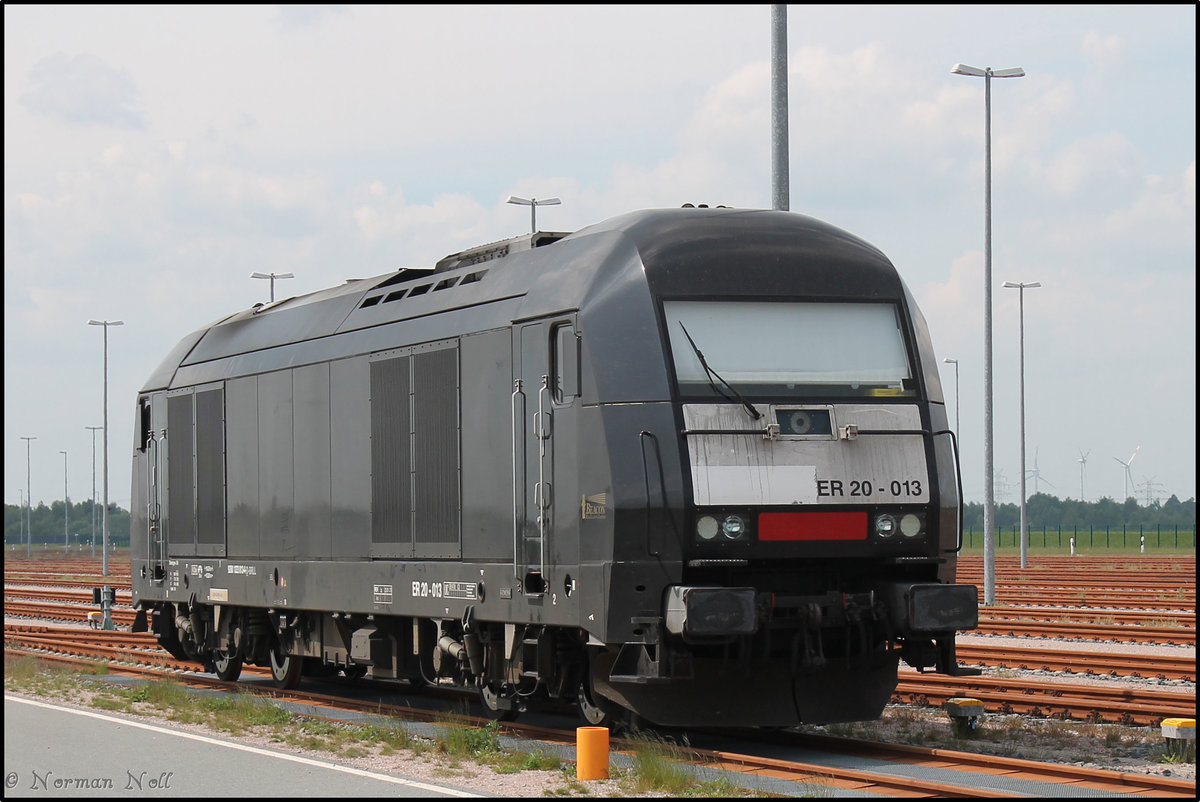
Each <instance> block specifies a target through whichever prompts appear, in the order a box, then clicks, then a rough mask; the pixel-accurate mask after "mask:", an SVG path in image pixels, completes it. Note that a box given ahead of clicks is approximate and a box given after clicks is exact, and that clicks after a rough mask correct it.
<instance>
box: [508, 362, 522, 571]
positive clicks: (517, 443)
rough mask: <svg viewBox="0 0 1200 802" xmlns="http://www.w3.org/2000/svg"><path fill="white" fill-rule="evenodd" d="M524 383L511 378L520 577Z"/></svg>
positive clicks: (516, 561)
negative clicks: (520, 458)
mask: <svg viewBox="0 0 1200 802" xmlns="http://www.w3.org/2000/svg"><path fill="white" fill-rule="evenodd" d="M523 385H524V383H523V382H522V381H521V380H520V379H513V393H512V402H511V403H512V438H513V445H512V448H513V452H512V477H513V577H514V578H515V579H520V578H521V567H520V564H519V563H520V559H521V552H522V549H521V513H522V512H523V511H524V510H523V509H522V507H523V505H524V501H525V493H524V491H523V490H522V487H523V486H524V484H525V471H524V467H523V465H520V464H519V463H520V462H521V461H520V460H518V457H523V456H524V455H525V432H524V423H525V393H524V392H523V391H522V389H521V388H522V387H523ZM518 398H519V399H520V410H519V411H518V409H517V399H518Z"/></svg>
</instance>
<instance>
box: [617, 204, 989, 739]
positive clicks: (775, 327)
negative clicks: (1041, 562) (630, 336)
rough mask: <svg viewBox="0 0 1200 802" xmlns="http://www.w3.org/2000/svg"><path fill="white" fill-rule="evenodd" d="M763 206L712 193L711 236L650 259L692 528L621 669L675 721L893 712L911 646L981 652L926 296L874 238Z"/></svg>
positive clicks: (646, 703) (921, 657) (925, 656)
mask: <svg viewBox="0 0 1200 802" xmlns="http://www.w3.org/2000/svg"><path fill="white" fill-rule="evenodd" d="M757 214H758V215H759V216H758V217H757V218H756V219H754V220H753V222H751V221H750V220H748V219H747V218H748V217H749V215H745V216H742V217H741V219H739V217H738V215H737V214H736V213H730V214H726V215H721V213H717V214H716V215H714V218H713V220H712V221H711V224H710V225H709V226H707V227H706V228H705V230H704V247H703V248H697V247H695V246H694V245H692V244H690V243H684V242H683V241H682V238H681V240H680V242H679V244H678V249H677V250H674V251H673V250H672V249H670V248H667V247H665V246H663V247H660V248H659V249H658V250H657V251H656V254H655V256H656V257H657V259H656V261H654V262H653V263H652V262H650V261H648V262H647V274H648V276H649V277H650V280H651V285H652V287H655V288H656V289H657V290H658V295H659V303H660V306H659V311H660V326H661V331H662V336H663V339H664V342H665V343H666V349H665V350H666V351H667V354H668V360H669V363H670V366H669V372H670V373H672V375H673V380H674V382H673V387H674V393H675V404H676V410H677V424H678V432H677V444H678V453H679V457H680V460H681V463H682V465H681V474H682V477H683V480H684V482H685V484H687V485H688V487H687V490H686V491H685V493H684V496H685V498H686V499H687V503H686V505H685V506H686V509H684V510H682V511H681V512H682V518H683V520H684V521H685V524H684V527H683V529H684V531H683V533H682V535H683V541H684V542H683V543H682V544H681V575H680V580H679V582H678V583H675V584H671V585H670V586H668V587H666V588H664V592H663V602H662V618H661V630H662V631H661V632H660V633H659V634H658V638H659V640H658V644H657V646H656V648H655V649H649V650H644V652H645V654H644V655H643V654H639V655H638V656H639V660H638V661H636V662H635V660H634V655H633V654H632V653H631V650H625V652H623V654H622V656H618V658H617V660H616V661H615V664H614V666H613V668H612V670H611V676H612V678H613V679H614V680H615V681H614V682H611V683H609V687H610V689H611V690H612V691H613V692H615V693H616V694H619V695H620V698H621V699H622V700H623V702H624V703H626V704H627V705H628V706H630V707H632V708H633V709H636V710H639V711H643V713H644V714H645V715H647V717H649V718H651V719H653V720H655V721H658V722H660V723H664V724H685V723H694V722H695V720H696V719H697V717H698V716H701V715H703V716H704V717H706V720H707V721H709V722H711V723H714V724H727V725H731V726H738V725H742V724H748V723H750V722H753V723H755V724H775V725H781V726H786V725H788V724H796V723H801V722H807V723H828V722H833V721H849V720H864V719H870V718H876V717H878V715H879V714H880V713H881V712H882V709H883V706H884V705H885V704H886V703H887V701H888V699H889V698H890V696H891V694H892V691H893V690H894V688H895V685H896V681H897V673H896V670H897V666H898V664H899V662H900V661H901V660H903V661H904V662H906V663H907V664H908V665H910V666H912V667H914V668H916V669H918V670H922V671H924V670H935V671H938V672H941V673H950V674H953V673H966V671H965V670H964V669H961V668H960V667H958V666H957V663H956V659H955V653H954V637H955V633H956V632H958V631H961V630H965V629H971V628H973V627H975V626H976V625H977V622H978V609H977V596H976V589H975V587H974V586H970V585H956V584H954V573H955V561H956V553H957V551H958V549H959V547H960V545H961V543H960V532H961V522H960V512H959V509H960V508H959V504H960V501H959V489H958V472H957V462H956V448H955V443H954V439H953V437H954V436H953V433H952V432H950V431H949V429H948V426H947V425H946V414H945V407H944V405H943V403H942V399H941V389H940V384H939V383H938V379H937V373H936V365H937V362H936V359H935V357H934V355H933V349H932V347H931V344H930V342H929V336H928V332H927V330H926V327H925V323H924V321H923V319H922V318H921V315H920V312H919V310H917V307H916V305H915V302H913V300H912V298H911V296H910V295H909V293H908V292H907V290H906V289H905V288H904V285H903V282H901V281H900V279H899V277H898V276H897V274H896V272H895V269H894V268H893V267H892V266H891V264H890V262H888V261H887V260H886V259H885V258H884V257H883V256H882V255H881V254H880V253H879V252H878V251H877V250H875V249H874V248H872V247H871V246H869V245H866V244H865V243H862V242H861V241H858V240H854V239H853V238H851V237H849V235H846V234H844V233H843V232H837V230H836V229H831V228H830V227H827V226H824V225H823V224H819V223H817V222H816V221H812V220H810V219H809V218H804V217H800V216H798V215H786V214H780V213H757ZM723 228H724V229H725V230H726V231H727V233H728V238H727V239H723V238H722V237H721V236H719V233H720V232H721V230H722V229H723ZM725 243H727V247H728V250H725V249H724V248H723V247H722V245H723V244H725ZM668 679H670V680H675V681H674V682H669V683H664V684H663V685H662V686H660V687H655V684H654V683H655V682H656V681H658V680H668ZM698 698H704V699H706V700H710V699H711V700H716V701H713V702H712V703H711V705H710V706H709V707H708V709H706V710H704V711H703V713H699V712H697V711H695V710H694V709H693V706H692V705H691V704H690V703H689V699H698Z"/></svg>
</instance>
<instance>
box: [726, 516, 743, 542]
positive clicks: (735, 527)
mask: <svg viewBox="0 0 1200 802" xmlns="http://www.w3.org/2000/svg"><path fill="white" fill-rule="evenodd" d="M721 534H723V535H725V537H727V538H729V539H730V540H741V539H742V537H744V536H745V534H746V521H745V519H743V518H742V516H740V515H727V516H725V520H724V521H721Z"/></svg>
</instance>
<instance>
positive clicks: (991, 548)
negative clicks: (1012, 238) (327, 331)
mask: <svg viewBox="0 0 1200 802" xmlns="http://www.w3.org/2000/svg"><path fill="white" fill-rule="evenodd" d="M951 72H952V73H954V74H955V75H971V76H974V77H977V78H983V81H984V154H985V155H984V170H983V172H984V181H983V215H984V228H983V495H984V498H983V603H984V604H985V605H992V604H995V603H996V477H995V475H994V472H995V468H994V465H995V458H994V454H993V451H992V78H1020V77H1021V76H1023V75H1024V74H1025V70H1023V69H1021V68H1020V67H1011V68H1008V69H1003V70H993V69H992V68H991V67H987V68H985V69H980V68H978V67H969V66H967V65H966V64H955V65H954V68H953V69H952V70H951Z"/></svg>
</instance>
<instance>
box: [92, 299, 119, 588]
mask: <svg viewBox="0 0 1200 802" xmlns="http://www.w3.org/2000/svg"><path fill="white" fill-rule="evenodd" d="M88 325H89V326H103V327H104V509H103V511H101V514H100V515H101V518H100V520H101V524H100V538H101V543H100V551H101V553H102V556H101V559H100V565H101V571H102V573H103V575H104V576H108V327H109V326H124V325H125V321H123V320H89V321H88Z"/></svg>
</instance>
